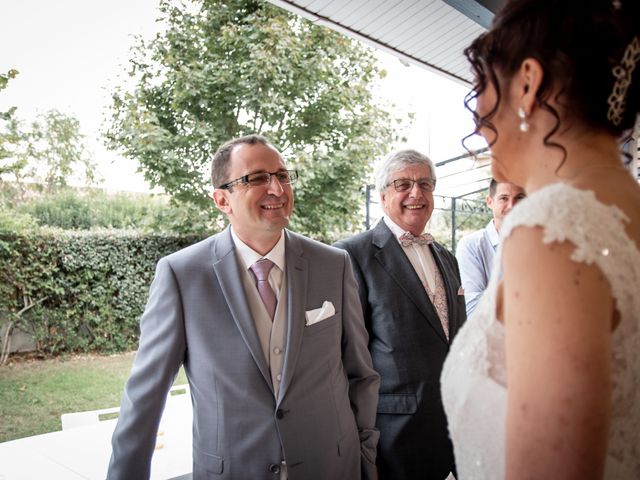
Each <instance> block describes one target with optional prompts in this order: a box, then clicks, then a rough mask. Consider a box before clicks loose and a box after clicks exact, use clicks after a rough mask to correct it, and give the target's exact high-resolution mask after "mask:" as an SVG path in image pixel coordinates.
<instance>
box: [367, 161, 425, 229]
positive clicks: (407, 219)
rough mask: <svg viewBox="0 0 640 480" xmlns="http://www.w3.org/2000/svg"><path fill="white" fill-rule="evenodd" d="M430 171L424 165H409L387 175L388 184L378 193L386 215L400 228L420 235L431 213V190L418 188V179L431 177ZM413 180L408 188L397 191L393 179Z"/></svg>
mask: <svg viewBox="0 0 640 480" xmlns="http://www.w3.org/2000/svg"><path fill="white" fill-rule="evenodd" d="M431 178H432V176H431V171H430V170H429V167H428V166H426V165H409V166H407V167H406V168H403V169H402V170H397V171H395V172H393V173H392V174H391V175H390V176H389V185H387V187H386V188H385V189H384V191H383V192H382V193H381V194H380V200H381V202H382V206H383V208H384V212H385V213H386V214H387V216H388V217H389V218H390V219H391V220H393V222H394V223H395V224H396V225H398V226H399V227H400V228H402V229H404V230H406V231H409V232H411V233H413V234H414V235H420V234H421V233H422V232H423V231H424V227H425V226H426V225H427V222H428V221H429V219H430V218H431V214H432V213H433V192H429V191H425V190H422V189H420V187H419V186H418V182H417V181H420V180H425V179H431ZM400 179H409V180H415V181H416V182H414V184H413V186H412V187H411V189H410V190H408V191H406V192H397V191H396V190H395V188H394V186H393V181H394V180H400Z"/></svg>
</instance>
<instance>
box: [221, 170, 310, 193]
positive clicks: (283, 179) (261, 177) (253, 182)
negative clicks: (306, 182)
mask: <svg viewBox="0 0 640 480" xmlns="http://www.w3.org/2000/svg"><path fill="white" fill-rule="evenodd" d="M272 175H273V176H274V177H276V180H278V182H280V184H281V185H289V184H290V183H294V182H295V181H296V180H297V179H298V171H297V170H278V171H277V172H256V173H250V174H248V175H245V176H243V177H240V178H236V179H235V180H231V181H230V182H227V183H223V184H222V185H220V186H219V187H218V188H222V189H223V190H229V191H232V190H231V189H232V187H234V186H236V185H248V186H250V187H260V186H262V185H267V184H268V183H270V182H271V176H272Z"/></svg>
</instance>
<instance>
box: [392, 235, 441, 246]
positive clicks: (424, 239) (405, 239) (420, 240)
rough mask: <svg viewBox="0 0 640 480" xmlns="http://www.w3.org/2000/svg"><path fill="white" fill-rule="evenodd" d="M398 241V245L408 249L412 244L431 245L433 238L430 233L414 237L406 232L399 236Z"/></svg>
mask: <svg viewBox="0 0 640 480" xmlns="http://www.w3.org/2000/svg"><path fill="white" fill-rule="evenodd" d="M399 240H400V245H402V246H403V247H408V246H410V245H412V244H414V243H415V244H418V245H429V244H430V243H433V236H432V235H431V234H430V233H423V234H422V235H418V236H417V237H416V236H415V235H414V234H413V233H411V232H407V233H403V234H402V235H400V238H399Z"/></svg>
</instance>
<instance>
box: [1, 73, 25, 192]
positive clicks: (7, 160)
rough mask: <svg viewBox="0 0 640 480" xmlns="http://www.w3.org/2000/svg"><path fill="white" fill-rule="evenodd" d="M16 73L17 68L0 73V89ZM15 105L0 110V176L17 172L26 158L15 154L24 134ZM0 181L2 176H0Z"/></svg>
mask: <svg viewBox="0 0 640 480" xmlns="http://www.w3.org/2000/svg"><path fill="white" fill-rule="evenodd" d="M16 75H18V71H17V70H13V69H11V70H9V71H8V72H7V73H1V74H0V91H2V90H4V89H5V88H7V85H8V83H9V80H11V79H13V78H15V77H16ZM15 111H16V107H11V108H10V109H9V110H7V111H5V112H0V176H1V175H5V174H14V175H16V174H18V173H19V172H20V171H21V170H22V169H23V168H24V167H25V166H26V160H25V159H24V158H21V157H18V156H16V151H17V149H18V148H19V145H20V144H21V143H22V142H23V141H24V139H25V134H24V133H23V132H22V131H21V129H20V123H19V121H18V120H17V118H16V117H15ZM0 182H2V178H1V177H0Z"/></svg>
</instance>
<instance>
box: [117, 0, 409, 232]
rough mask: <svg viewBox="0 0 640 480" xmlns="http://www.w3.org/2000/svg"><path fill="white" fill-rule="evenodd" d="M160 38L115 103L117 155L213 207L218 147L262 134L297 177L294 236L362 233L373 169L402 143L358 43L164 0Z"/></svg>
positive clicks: (291, 21)
mask: <svg viewBox="0 0 640 480" xmlns="http://www.w3.org/2000/svg"><path fill="white" fill-rule="evenodd" d="M160 12H161V16H162V21H163V22H164V24H165V27H166V28H165V29H164V31H162V32H160V33H158V34H157V35H156V36H155V38H154V39H152V40H151V41H149V42H144V41H143V40H142V39H139V40H138V42H137V44H136V46H135V47H134V48H133V49H132V58H131V60H130V64H131V69H130V71H129V76H130V77H131V78H130V82H131V83H130V84H129V86H128V87H127V86H122V87H119V88H117V89H116V90H115V91H114V93H113V105H112V122H111V124H110V125H109V126H108V127H107V130H106V136H107V139H108V142H109V145H110V146H111V147H112V148H116V149H119V150H120V151H121V152H122V153H123V154H124V155H125V156H126V157H128V158H131V159H134V160H137V161H138V164H139V167H140V169H141V171H142V172H143V173H144V175H145V178H146V179H147V180H148V181H149V182H150V183H151V184H152V185H153V186H157V185H160V186H162V187H163V188H164V189H165V191H166V192H167V193H169V194H170V195H172V197H173V198H174V199H175V200H177V201H182V202H189V203H191V204H196V205H199V206H200V208H203V209H209V211H210V214H211V215H212V217H213V218H214V221H216V220H217V221H218V222H219V221H220V216H219V214H218V213H216V212H215V209H214V208H213V206H212V202H211V201H210V199H209V198H210V193H209V192H210V190H211V187H210V185H209V183H208V182H209V180H208V169H209V163H210V158H211V155H212V154H213V152H214V151H215V149H216V148H217V146H219V145H220V144H221V143H223V142H224V141H226V140H229V139H230V138H233V137H237V136H240V135H244V134H248V133H254V132H256V133H261V134H263V135H265V136H267V137H268V138H269V139H270V140H271V141H272V142H273V143H274V144H275V145H276V146H277V147H278V148H279V149H280V151H281V152H282V153H283V155H284V156H285V158H286V159H287V161H288V163H289V164H290V165H292V166H293V167H294V168H298V169H300V171H301V179H300V180H299V182H298V184H297V186H296V212H297V214H296V217H295V218H294V225H293V228H295V229H297V230H298V231H301V232H303V233H306V234H309V235H313V236H315V237H317V238H321V239H325V240H330V239H333V238H336V237H337V236H339V235H341V234H343V233H344V232H347V231H352V230H354V229H359V228H361V213H360V207H361V206H362V205H363V203H364V190H363V189H364V185H365V183H366V178H367V176H368V174H369V173H370V166H371V163H372V161H373V160H374V159H375V158H377V157H379V156H380V155H382V154H383V153H386V151H387V150H388V148H390V146H391V144H392V143H393V142H394V141H395V140H396V136H395V135H396V134H395V131H394V129H393V127H392V119H391V118H390V116H389V115H388V113H386V112H385V111H384V110H383V109H382V108H381V107H380V106H378V105H376V104H375V102H374V101H373V99H372V95H371V92H370V87H371V86H372V84H373V82H375V81H376V80H377V79H378V78H379V77H380V75H382V74H383V73H384V72H381V71H380V70H379V69H378V68H377V66H376V61H375V59H374V57H373V54H372V51H371V50H370V49H368V48H366V47H364V46H362V45H361V44H359V43H358V42H355V41H353V40H351V39H348V38H346V37H344V36H342V35H340V34H337V33H335V32H333V31H330V30H328V29H326V28H323V27H319V26H316V25H313V24H312V23H310V22H308V21H306V20H304V19H301V18H299V17H297V16H295V15H292V14H290V13H288V12H286V11H284V10H282V9H280V8H277V7H274V6H273V5H270V4H268V3H266V2H262V1H251V0H229V1H219V0H199V1H196V0H194V1H184V2H180V1H179V0H162V1H161V2H160Z"/></svg>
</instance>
